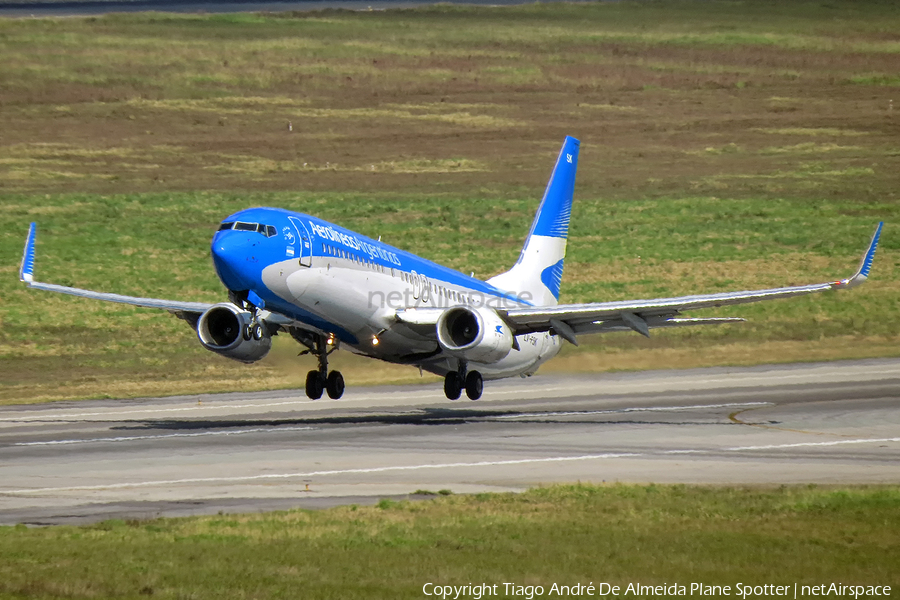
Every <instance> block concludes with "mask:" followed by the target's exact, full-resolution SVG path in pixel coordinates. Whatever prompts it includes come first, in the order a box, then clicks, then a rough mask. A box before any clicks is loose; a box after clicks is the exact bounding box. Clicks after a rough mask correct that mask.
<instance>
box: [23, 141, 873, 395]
mask: <svg viewBox="0 0 900 600" xmlns="http://www.w3.org/2000/svg"><path fill="white" fill-rule="evenodd" d="M579 148H580V142H579V141H578V140H577V139H575V138H573V137H571V136H569V137H566V139H565V141H564V143H563V145H562V149H561V150H560V153H559V156H558V158H557V161H556V165H555V167H554V169H553V172H552V174H551V176H550V181H549V183H548V184H547V188H546V191H545V193H544V196H543V199H542V201H541V203H540V206H539V208H538V210H537V214H536V215H535V217H534V221H533V223H532V224H531V229H530V230H529V232H528V235H527V236H526V238H525V244H524V247H523V248H522V250H521V253H520V255H519V258H518V260H517V261H516V263H515V264H514V265H513V266H512V268H511V269H509V270H508V271H506V272H504V273H501V274H499V275H497V276H495V277H491V278H490V279H487V280H486V281H481V280H479V279H476V278H475V277H473V276H468V275H465V274H463V273H460V272H458V271H455V270H453V269H450V268H447V267H444V266H441V265H439V264H436V263H434V262H432V261H429V260H426V259H424V258H421V257H419V256H416V255H414V254H411V253H409V252H406V251H404V250H400V249H398V248H395V247H392V246H389V245H388V244H385V243H383V242H381V240H380V238H379V239H378V240H373V239H371V238H368V237H366V236H363V235H360V234H358V233H355V232H353V231H350V230H348V229H345V228H343V227H340V226H338V225H335V224H332V223H329V222H326V221H324V220H322V219H319V218H317V217H315V216H312V215H307V214H301V213H295V212H291V211H288V210H283V209H279V208H250V209H246V210H242V211H239V212H236V213H234V214H232V215H229V216H228V217H226V218H225V219H224V220H223V221H222V222H221V224H220V225H219V227H218V230H217V231H216V232H215V234H214V235H213V238H212V260H213V265H214V267H215V270H216V274H217V275H218V277H219V279H220V280H221V282H222V284H223V285H224V286H225V288H226V289H227V290H228V301H227V302H221V303H218V304H206V303H202V302H182V301H175V300H162V299H156V298H138V297H132V296H122V295H119V294H111V293H104V292H96V291H91V290H84V289H79V288H73V287H67V286H61V285H55V284H51V283H41V282H38V281H35V279H34V261H35V232H36V229H35V227H36V225H35V223H32V224H31V226H30V228H29V231H28V236H27V238H26V243H25V249H24V252H23V257H22V265H21V268H20V271H19V279H20V280H21V281H23V282H25V283H26V284H27V285H28V287H31V288H34V289H38V290H45V291H49V292H58V293H63V294H70V295H73V296H80V297H82V298H92V299H96V300H105V301H109V302H119V303H124V304H130V305H134V306H140V307H147V308H156V309H162V310H166V311H168V312H170V313H172V314H174V315H175V316H177V317H179V318H181V319H183V320H185V321H186V322H187V323H188V324H189V325H190V326H191V327H192V328H193V329H194V330H195V331H196V333H197V337H198V338H199V340H200V343H201V344H202V345H203V347H204V348H206V349H207V350H211V351H212V352H215V353H217V354H221V355H223V356H226V357H228V358H230V359H234V360H237V361H241V362H244V363H252V362H256V361H258V360H260V359H262V358H263V357H265V356H266V354H267V353H268V352H269V349H270V348H271V345H272V337H273V336H275V335H278V334H282V333H285V334H288V335H290V336H291V337H293V338H294V339H295V340H296V341H297V342H299V343H300V344H301V345H302V346H304V347H305V348H306V350H304V351H303V352H301V354H311V355H313V356H315V357H316V359H317V360H318V368H317V369H314V370H311V371H309V373H308V374H307V377H306V395H307V396H308V397H309V398H311V399H319V398H321V397H322V394H323V392H327V393H328V396H329V397H330V398H333V399H337V398H340V397H341V396H342V394H343V393H344V378H343V375H342V374H341V373H340V372H339V371H329V369H328V358H329V356H330V355H331V354H332V353H333V352H334V351H335V350H337V349H339V348H346V349H348V350H349V351H351V352H354V353H356V354H361V355H364V356H368V357H372V358H376V359H380V360H383V361H387V362H390V363H397V364H404V365H413V366H418V367H419V368H420V369H422V370H425V371H429V372H431V373H435V374H437V375H439V376H441V377H443V378H444V393H445V395H446V396H447V398H448V399H450V400H456V399H458V398H459V397H460V396H461V394H462V392H463V391H465V393H466V395H467V396H468V397H469V398H470V399H472V400H477V399H478V398H480V397H481V395H482V392H483V386H484V380H485V379H487V380H492V379H501V378H505V377H513V376H517V375H520V376H523V377H525V376H530V375H532V374H534V372H535V371H536V370H537V369H538V367H540V366H541V365H542V364H543V363H544V362H546V361H548V360H550V359H551V358H552V357H554V356H555V355H556V354H557V353H559V351H560V348H561V347H562V342H563V340H564V341H567V342H569V343H571V344H573V345H576V346H577V345H578V336H580V335H585V334H593V333H605V332H608V331H635V332H637V333H639V334H641V335H644V336H647V337H649V336H650V330H651V329H658V328H669V327H684V326H694V325H720V324H723V323H735V322H740V321H744V319H740V318H732V317H708V318H690V317H683V316H681V315H682V313H684V312H685V311H688V310H694V309H702V308H711V307H719V306H727V305H733V304H744V303H749V302H758V301H762V300H772V299H776V298H789V297H793V296H801V295H805V294H812V293H816V292H823V291H826V290H832V289H849V288H852V287H855V286H857V285H859V284H860V283H863V282H864V281H865V280H866V279H867V278H868V276H869V271H870V269H871V267H872V261H873V259H874V256H875V250H876V248H877V246H878V240H879V237H880V235H881V229H882V226H883V225H884V223H883V222H881V223H879V224H878V226H877V228H876V230H875V233H874V235H873V236H872V239H871V242H870V243H869V246H868V249H867V250H866V252H865V254H864V255H863V258H862V261H861V263H860V266H859V269H858V270H857V272H856V273H855V274H854V275H853V276H852V277H849V278H847V279H842V280H838V281H833V282H827V283H819V284H813V285H802V286H789V287H781V288H773V289H764V290H751V291H739V292H727V293H715V294H697V295H691V296H681V297H674V298H656V299H648V300H625V301H615V302H597V303H588V304H559V292H560V284H561V282H562V276H563V264H564V260H565V255H566V240H567V237H568V230H569V219H570V215H571V210H572V198H573V194H574V188H575V172H576V169H577V166H578V152H579Z"/></svg>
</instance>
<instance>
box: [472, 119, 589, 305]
mask: <svg viewBox="0 0 900 600" xmlns="http://www.w3.org/2000/svg"><path fill="white" fill-rule="evenodd" d="M580 144H581V143H580V142H579V141H578V140H576V139H575V138H573V137H571V136H569V137H566V141H565V142H563V146H562V150H560V152H559V158H557V159H556V166H555V167H554V168H553V173H552V174H551V175H550V182H549V183H548V184H547V189H546V191H545V192H544V199H543V200H541V205H540V206H539V207H538V211H537V214H536V215H535V217H534V222H533V223H532V224H531V231H529V232H528V237H527V238H525V246H524V247H523V248H522V253H521V254H520V255H519V260H518V261H517V262H516V264H515V265H513V268H512V269H510V270H509V271H507V272H506V273H501V274H500V275H497V276H496V277H492V278H491V279H489V280H488V283H490V284H492V285H494V286H496V287H498V288H500V289H502V290H504V291H507V292H510V293H512V294H514V295H516V296H518V297H520V298H522V299H523V300H528V301H529V302H531V303H532V304H534V305H535V306H555V305H556V304H558V303H559V286H560V283H561V282H562V273H563V260H564V259H565V257H566V239H567V238H568V235H569V216H570V215H571V214H572V195H573V193H574V191H575V171H576V169H577V168H578V148H579V146H580Z"/></svg>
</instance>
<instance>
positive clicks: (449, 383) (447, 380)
mask: <svg viewBox="0 0 900 600" xmlns="http://www.w3.org/2000/svg"><path fill="white" fill-rule="evenodd" d="M461 393H462V377H460V376H459V373H457V372H456V371H451V372H450V373H447V376H446V377H444V395H445V396H447V399H448V400H458V399H459V395H460V394H461Z"/></svg>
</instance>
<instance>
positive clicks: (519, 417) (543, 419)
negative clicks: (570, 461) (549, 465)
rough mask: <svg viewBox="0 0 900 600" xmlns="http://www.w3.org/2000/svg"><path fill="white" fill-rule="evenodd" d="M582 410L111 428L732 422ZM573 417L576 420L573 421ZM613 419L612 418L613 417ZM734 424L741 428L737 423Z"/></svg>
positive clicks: (446, 411)
mask: <svg viewBox="0 0 900 600" xmlns="http://www.w3.org/2000/svg"><path fill="white" fill-rule="evenodd" d="M578 412H579V411H567V414H566V415H565V416H564V417H563V416H556V415H554V414H553V413H552V412H549V413H548V414H546V415H542V414H540V413H534V412H532V411H515V410H480V409H456V408H426V409H423V410H422V411H421V412H417V413H378V414H358V415H335V416H322V417H305V418H290V417H289V418H281V419H252V418H251V419H235V418H227V419H203V420H179V419H159V420H156V419H143V420H140V421H130V422H128V424H125V425H119V426H116V427H112V428H111V429H113V430H132V431H133V430H149V429H156V430H173V431H192V430H210V429H213V430H214V429H229V428H235V429H237V428H248V427H273V428H274V427H285V426H304V425H305V426H310V427H314V426H327V425H336V426H340V425H432V426H434V425H462V424H467V423H478V422H495V423H496V421H494V419H498V418H502V419H503V422H504V423H508V424H535V423H554V424H560V425H562V424H569V425H587V424H591V425H597V424H605V425H626V424H628V425H636V424H639V425H654V424H656V425H723V424H732V423H723V422H709V421H682V420H679V421H676V422H673V421H671V420H668V421H667V420H660V419H654V420H652V421H651V420H636V419H633V418H629V419H616V418H615V417H616V416H620V415H616V414H606V415H602V417H603V418H600V417H601V416H600V415H596V414H593V412H594V411H584V413H585V415H588V414H591V416H592V417H594V418H591V419H584V418H578ZM573 417H574V418H573ZM610 417H612V418H610ZM735 425H739V424H737V423H735Z"/></svg>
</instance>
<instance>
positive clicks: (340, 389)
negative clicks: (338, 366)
mask: <svg viewBox="0 0 900 600" xmlns="http://www.w3.org/2000/svg"><path fill="white" fill-rule="evenodd" d="M325 389H326V390H328V397H329V398H331V399H332V400H337V399H338V398H340V397H341V396H343V395H344V376H343V375H341V372H340V371H332V372H331V374H330V375H328V379H327V381H326V382H325Z"/></svg>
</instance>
